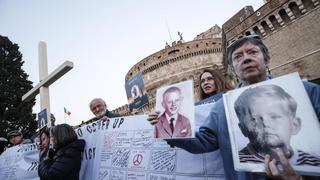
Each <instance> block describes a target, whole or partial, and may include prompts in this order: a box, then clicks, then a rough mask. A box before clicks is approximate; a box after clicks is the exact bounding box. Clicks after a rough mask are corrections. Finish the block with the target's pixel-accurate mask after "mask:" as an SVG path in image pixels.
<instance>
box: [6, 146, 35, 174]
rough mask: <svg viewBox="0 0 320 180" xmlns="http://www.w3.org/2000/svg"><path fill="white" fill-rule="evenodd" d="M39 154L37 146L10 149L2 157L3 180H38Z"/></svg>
mask: <svg viewBox="0 0 320 180" xmlns="http://www.w3.org/2000/svg"><path fill="white" fill-rule="evenodd" d="M38 164H39V152H38V151H37V146H36V144H22V145H18V146H14V147H11V148H8V149H7V150H6V151H4V152H3V153H2V154H1V156H0V179H1V180H17V179H23V180H38V179H39V177H38Z"/></svg>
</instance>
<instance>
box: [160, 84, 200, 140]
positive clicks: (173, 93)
mask: <svg viewBox="0 0 320 180" xmlns="http://www.w3.org/2000/svg"><path fill="white" fill-rule="evenodd" d="M156 110H157V111H160V112H161V114H160V116H159V117H158V123H157V124H156V125H155V138H161V139H168V138H190V137H194V102H193V82H192V81H184V82H181V83H177V84H173V85H170V86H167V87H162V88H160V89H158V90H157V99H156Z"/></svg>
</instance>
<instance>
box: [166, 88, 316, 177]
mask: <svg viewBox="0 0 320 180" xmlns="http://www.w3.org/2000/svg"><path fill="white" fill-rule="evenodd" d="M303 84H304V87H305V89H306V91H307V93H308V95H309V98H310V100H311V103H312V105H313V107H314V110H315V112H316V114H317V117H318V119H320V86H319V85H316V84H313V83H310V82H303ZM167 142H168V144H170V146H176V147H179V148H182V149H185V150H187V151H189V152H191V153H205V152H210V151H214V150H217V149H218V148H220V151H221V155H222V159H223V164H224V169H225V175H226V178H227V179H244V180H251V179H252V180H253V179H264V178H265V177H264V176H259V175H257V174H254V173H249V172H237V171H235V170H234V165H233V160H232V152H231V144H230V138H229V133H228V126H227V118H226V115H225V109H224V105H223V99H220V100H219V101H217V102H216V103H215V105H214V106H213V107H212V109H211V112H210V115H209V117H208V118H207V120H206V121H205V123H204V124H203V125H202V126H201V127H200V129H199V132H198V133H196V138H195V139H170V140H168V141H167Z"/></svg>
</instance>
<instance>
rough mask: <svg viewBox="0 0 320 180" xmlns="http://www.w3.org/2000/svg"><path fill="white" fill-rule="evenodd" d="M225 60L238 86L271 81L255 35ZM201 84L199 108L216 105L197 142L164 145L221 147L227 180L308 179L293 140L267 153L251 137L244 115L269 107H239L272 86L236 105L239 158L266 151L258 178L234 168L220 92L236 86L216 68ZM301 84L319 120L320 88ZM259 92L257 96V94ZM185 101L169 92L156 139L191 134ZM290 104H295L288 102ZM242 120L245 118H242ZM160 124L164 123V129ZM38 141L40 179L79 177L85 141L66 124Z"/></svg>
mask: <svg viewBox="0 0 320 180" xmlns="http://www.w3.org/2000/svg"><path fill="white" fill-rule="evenodd" d="M227 59H228V61H229V64H230V65H231V66H232V67H233V71H234V73H235V74H236V75H237V78H238V79H239V80H240V82H239V84H238V87H244V86H248V85H252V84H256V83H258V82H262V81H266V80H268V79H270V78H271V75H270V74H268V65H269V63H270V55H269V52H268V48H267V47H266V46H265V44H264V43H263V42H262V40H261V39H260V37H259V36H257V35H250V36H244V37H242V38H240V39H238V40H237V41H235V42H234V43H232V44H231V45H229V46H228V48H227ZM199 83H200V101H199V102H197V103H196V105H199V104H205V103H210V102H215V105H214V106H213V108H212V109H211V112H210V115H209V116H208V117H207V119H206V121H205V122H204V124H203V125H202V126H201V127H200V128H199V130H198V132H196V135H195V138H192V139H190V138H184V139H176V138H174V139H167V140H166V141H167V143H168V144H169V145H170V146H171V147H179V148H182V149H185V150H187V151H189V152H191V153H205V152H211V151H215V150H218V149H220V151H221V153H220V154H217V156H221V157H222V162H221V163H222V164H223V168H224V171H225V176H226V179H249V180H250V179H266V178H275V179H303V178H306V177H303V176H301V175H300V174H299V173H297V172H296V171H295V170H294V169H293V167H292V165H291V164H290V163H288V159H289V158H290V157H291V154H290V152H291V151H290V143H289V142H287V147H286V148H285V149H284V148H282V149H281V148H278V147H277V146H274V147H273V148H270V149H267V150H266V149H265V148H262V147H261V146H263V145H262V144H261V143H260V142H259V141H257V140H256V139H252V138H258V137H255V136H254V135H256V136H259V133H258V132H251V131H250V126H252V124H250V122H248V121H246V118H247V116H251V114H249V115H247V114H244V112H250V113H251V112H253V111H255V112H257V114H259V113H261V114H262V113H264V112H265V111H266V109H261V108H260V109H259V108H257V107H256V108H254V109H249V110H247V109H248V107H247V109H246V110H241V108H243V107H242V106H243V105H244V104H248V106H249V104H250V103H256V102H257V101H255V97H256V96H258V94H259V93H260V94H261V93H262V94H265V93H264V92H263V91H272V90H270V88H269V87H268V88H266V89H267V90H265V89H261V88H260V89H255V92H251V91H250V92H245V93H244V94H243V97H241V98H239V100H238V101H237V102H240V101H241V102H240V103H238V104H240V105H239V107H238V106H237V105H238V104H237V103H236V107H235V108H236V112H237V115H238V116H239V119H241V122H240V123H239V126H241V127H242V128H241V130H243V133H248V134H247V135H248V138H249V139H250V143H249V144H248V146H247V147H246V148H244V149H242V150H241V151H240V152H239V153H240V155H241V154H244V153H246V152H247V151H249V150H250V149H253V150H257V151H259V152H263V153H259V154H263V156H260V157H259V159H258V160H259V161H260V162H262V163H264V165H265V173H264V174H257V173H251V172H239V171H236V170H235V168H234V164H233V160H232V152H231V144H230V138H229V134H228V127H227V119H226V114H225V107H224V104H223V100H222V98H221V97H222V94H223V93H225V92H226V91H228V90H231V89H233V86H232V85H230V84H229V83H227V81H226V80H225V79H224V77H223V75H221V72H219V70H217V69H205V70H204V71H203V72H202V73H201V75H200V82H199ZM303 85H304V87H305V89H306V91H307V93H308V95H309V98H310V100H311V103H312V106H313V108H314V110H315V112H316V115H317V117H318V119H320V86H319V85H316V84H313V83H310V82H303ZM272 88H273V87H272ZM248 91H249V90H248ZM255 93H256V94H257V95H255ZM259 96H262V95H259ZM275 96H276V97H274V98H275V99H277V98H278V96H279V95H275ZM285 96H287V95H285ZM287 99H290V97H289V96H288V97H287ZM181 101H182V98H181V92H180V90H179V89H178V88H174V87H173V88H171V89H168V90H167V91H166V92H165V93H164V95H163V102H162V105H163V107H164V109H165V110H166V111H165V113H164V114H162V115H160V112H157V111H155V112H151V113H149V114H148V121H149V122H150V123H151V124H153V125H155V127H156V132H155V133H156V137H158V136H165V137H167V136H168V137H169V136H170V137H171V136H172V135H174V134H175V135H176V136H177V137H181V136H183V137H186V136H190V135H191V132H190V131H191V129H190V125H188V124H187V123H182V124H181V123H180V124H179V123H177V122H180V121H181V122H184V121H185V119H186V118H185V117H183V116H182V115H180V114H179V111H178V110H179V106H178V105H179V103H181ZM274 101H275V100H273V99H268V97H266V98H265V101H264V102H262V103H265V102H268V103H271V104H272V103H273V102H274ZM244 102H246V103H244ZM290 102H292V101H290ZM287 104H288V103H287ZM287 104H286V105H287ZM288 106H292V105H291V104H288ZM89 107H90V110H91V111H92V113H93V114H94V115H95V117H94V118H93V120H98V119H101V120H103V121H108V119H109V118H114V117H119V116H120V115H119V114H114V113H112V112H110V111H109V110H108V109H107V104H106V103H105V101H104V100H103V99H101V98H95V99H93V100H92V101H91V102H90V103H89ZM250 107H252V106H250ZM279 109H280V108H279ZM269 110H270V108H269ZM288 111H289V110H288ZM290 112H291V114H292V116H290V117H292V118H291V119H292V120H288V122H289V121H290V122H291V123H293V125H292V126H293V128H295V129H293V130H292V133H295V132H296V131H299V122H300V121H301V120H300V119H299V118H296V117H295V110H294V111H290ZM132 114H137V110H134V112H133V113H132ZM240 116H241V117H242V116H243V117H244V116H245V117H244V118H240ZM261 116H262V115H261ZM242 119H243V120H242ZM251 119H252V118H251ZM284 120H287V119H284ZM284 120H283V121H284ZM160 123H164V124H166V125H163V126H160ZM279 124H281V123H279ZM178 125H180V126H181V125H182V126H183V127H182V129H186V131H185V132H184V134H178V133H177V132H178V131H177V132H176V131H175V130H176V129H179V127H177V126H178ZM164 126H166V127H167V129H165V127H164ZM280 128H281V127H280ZM180 129H181V128H180ZM288 131H289V130H288ZM179 132H181V131H179ZM250 133H251V134H250ZM252 134H254V135H252ZM7 138H8V139H6V138H0V145H1V149H0V150H1V152H2V151H3V150H4V149H5V148H8V147H10V146H15V145H19V144H23V143H31V141H30V140H29V139H24V137H23V134H22V133H21V132H20V131H18V130H13V131H10V132H9V133H8V134H7ZM35 143H37V145H38V149H39V161H40V164H39V167H38V174H39V177H40V179H79V171H80V166H81V156H82V153H83V151H84V147H85V144H86V143H85V141H84V140H82V139H78V137H77V135H76V133H75V131H74V129H73V127H71V126H69V125H67V124H60V125H56V126H53V127H51V128H50V129H47V128H43V129H41V130H40V132H39V133H38V137H37V138H36V139H35ZM263 143H267V142H263ZM257 147H259V148H257ZM275 157H276V158H275Z"/></svg>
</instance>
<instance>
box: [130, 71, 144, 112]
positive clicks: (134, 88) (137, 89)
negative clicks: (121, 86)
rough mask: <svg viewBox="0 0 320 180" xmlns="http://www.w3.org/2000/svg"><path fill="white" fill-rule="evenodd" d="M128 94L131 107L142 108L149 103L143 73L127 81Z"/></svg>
mask: <svg viewBox="0 0 320 180" xmlns="http://www.w3.org/2000/svg"><path fill="white" fill-rule="evenodd" d="M125 89H126V94H127V98H128V103H129V109H130V111H132V109H140V108H142V107H144V106H145V105H147V104H148V96H147V91H146V89H145V87H144V82H143V79H142V75H141V73H139V74H137V75H135V76H134V77H133V78H132V79H130V80H129V81H127V82H126V83H125Z"/></svg>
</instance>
